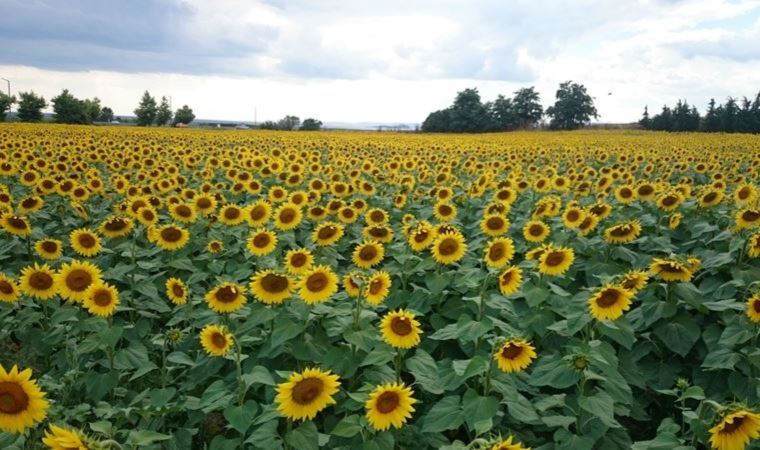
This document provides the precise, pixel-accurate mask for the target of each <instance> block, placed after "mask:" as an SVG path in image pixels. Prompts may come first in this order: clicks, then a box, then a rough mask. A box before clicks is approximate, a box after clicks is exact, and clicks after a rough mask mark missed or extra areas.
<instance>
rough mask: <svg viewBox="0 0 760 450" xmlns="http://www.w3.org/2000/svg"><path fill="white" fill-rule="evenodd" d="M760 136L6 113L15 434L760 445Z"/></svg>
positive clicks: (571, 449) (181, 444)
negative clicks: (280, 128)
mask: <svg viewBox="0 0 760 450" xmlns="http://www.w3.org/2000/svg"><path fill="white" fill-rule="evenodd" d="M758 180H760V138H758V137H752V136H746V135H708V134H700V135H696V134H672V135H671V134H658V133H649V132H633V131H616V132H607V131H581V132H570V133H542V132H524V133H520V132H518V133H509V134H488V135H457V136H450V135H447V136H437V135H427V134H392V133H363V132H318V133H308V132H266V131H204V130H187V129H184V130H177V129H136V128H128V127H125V128H113V127H78V126H57V125H21V124H7V125H2V126H0V448H2V449H32V448H52V449H74V448H77V449H136V448H146V449H212V450H223V449H238V448H250V449H289V450H317V449H320V448H321V449H344V450H349V449H366V450H383V449H433V448H437V449H438V448H439V449H448V450H465V449H483V450H485V449H493V450H521V449H528V448H533V449H541V450H552V449H557V450H559V449H567V450H583V449H604V450H607V449H610V450H614V449H635V450H665V449H668V450H669V449H679V450H688V449H706V448H714V449H720V450H740V449H744V448H760V445H758V443H757V442H756V440H757V439H758V438H759V437H760V407H759V406H758V403H759V398H760V380H759V379H758V377H759V376H760V349H759V348H758V336H760V259H759V258H760V197H758V195H759V192H758V185H757V183H758Z"/></svg>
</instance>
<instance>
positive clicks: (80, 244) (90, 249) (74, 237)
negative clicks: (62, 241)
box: [69, 228, 103, 257]
mask: <svg viewBox="0 0 760 450" xmlns="http://www.w3.org/2000/svg"><path fill="white" fill-rule="evenodd" d="M69 241H70V242H71V247H72V248H73V249H74V251H75V252H77V253H78V254H79V255H81V256H85V257H91V256H95V255H97V254H98V253H100V251H101V250H102V249H103V246H102V245H101V244H100V236H98V235H97V234H95V232H94V231H92V230H90V229H87V228H79V229H78V230H74V231H72V232H71V234H70V235H69Z"/></svg>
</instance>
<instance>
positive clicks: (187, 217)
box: [169, 203, 197, 223]
mask: <svg viewBox="0 0 760 450" xmlns="http://www.w3.org/2000/svg"><path fill="white" fill-rule="evenodd" d="M169 215H170V216H171V218H172V219H173V220H175V221H177V222H182V223H193V222H195V220H196V218H197V213H196V212H195V205H193V204H192V203H175V204H173V205H170V206H169Z"/></svg>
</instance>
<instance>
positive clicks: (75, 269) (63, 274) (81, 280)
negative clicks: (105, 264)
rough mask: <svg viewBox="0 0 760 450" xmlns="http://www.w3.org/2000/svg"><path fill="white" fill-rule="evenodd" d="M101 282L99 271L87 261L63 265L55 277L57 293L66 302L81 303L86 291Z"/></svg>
mask: <svg viewBox="0 0 760 450" xmlns="http://www.w3.org/2000/svg"><path fill="white" fill-rule="evenodd" d="M100 281H101V271H100V269H99V268H98V267H97V266H95V265H94V264H92V263H90V262H87V261H72V262H70V263H65V264H63V265H62V266H61V267H60V268H59V269H58V273H57V274H56V277H55V284H56V288H57V291H58V293H59V294H60V295H61V297H63V298H64V299H66V300H71V301H74V302H82V301H84V299H85V298H86V297H87V289H88V288H89V287H90V286H92V285H93V284H96V283H98V282H100Z"/></svg>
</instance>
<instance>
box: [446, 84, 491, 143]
mask: <svg viewBox="0 0 760 450" xmlns="http://www.w3.org/2000/svg"><path fill="white" fill-rule="evenodd" d="M449 117H450V120H451V131H454V132H457V133H478V132H482V131H488V130H489V129H490V128H491V127H492V124H491V116H490V115H489V113H488V108H486V106H485V105H484V104H483V103H481V101H480V93H478V90H477V89H472V88H470V89H465V90H463V91H461V92H458V93H457V96H456V98H455V99H454V104H453V105H451V108H450V112H449Z"/></svg>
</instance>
